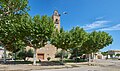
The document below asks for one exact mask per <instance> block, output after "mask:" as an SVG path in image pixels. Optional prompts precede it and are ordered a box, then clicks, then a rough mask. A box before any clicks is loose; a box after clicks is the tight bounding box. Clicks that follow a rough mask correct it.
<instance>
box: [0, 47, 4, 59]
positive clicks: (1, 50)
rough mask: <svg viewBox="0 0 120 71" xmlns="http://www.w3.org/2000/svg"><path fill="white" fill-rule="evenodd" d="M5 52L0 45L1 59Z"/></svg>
mask: <svg viewBox="0 0 120 71" xmlns="http://www.w3.org/2000/svg"><path fill="white" fill-rule="evenodd" d="M3 53H4V50H3V48H2V47H1V46H0V59H1V58H2V57H3Z"/></svg>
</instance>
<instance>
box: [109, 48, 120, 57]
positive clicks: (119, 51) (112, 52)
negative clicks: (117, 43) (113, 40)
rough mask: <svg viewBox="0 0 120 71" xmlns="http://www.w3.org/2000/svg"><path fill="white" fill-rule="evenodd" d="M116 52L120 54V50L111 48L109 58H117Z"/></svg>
mask: <svg viewBox="0 0 120 71" xmlns="http://www.w3.org/2000/svg"><path fill="white" fill-rule="evenodd" d="M116 54H120V50H109V51H108V55H109V56H108V58H115V57H116Z"/></svg>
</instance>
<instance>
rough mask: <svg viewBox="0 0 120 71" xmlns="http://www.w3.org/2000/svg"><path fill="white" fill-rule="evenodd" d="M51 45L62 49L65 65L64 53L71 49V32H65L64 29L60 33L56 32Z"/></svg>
mask: <svg viewBox="0 0 120 71" xmlns="http://www.w3.org/2000/svg"><path fill="white" fill-rule="evenodd" d="M51 44H53V45H54V46H56V47H57V48H60V49H62V50H61V53H62V54H61V61H62V63H63V53H64V52H65V50H67V49H69V48H70V35H69V32H67V31H64V30H63V28H61V29H60V31H59V32H58V31H56V32H55V33H54V35H53V37H52V38H51Z"/></svg>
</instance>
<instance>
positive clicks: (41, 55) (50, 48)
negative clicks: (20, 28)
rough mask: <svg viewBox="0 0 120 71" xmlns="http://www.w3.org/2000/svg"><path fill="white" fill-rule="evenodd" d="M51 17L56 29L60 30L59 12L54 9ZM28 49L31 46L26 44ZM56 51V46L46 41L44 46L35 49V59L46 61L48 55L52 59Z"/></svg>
mask: <svg viewBox="0 0 120 71" xmlns="http://www.w3.org/2000/svg"><path fill="white" fill-rule="evenodd" d="M52 19H53V22H54V23H55V27H56V29H58V31H59V30H60V14H59V13H58V11H57V10H55V11H54V13H53V15H52ZM28 49H31V47H29V46H28V47H27V50H28ZM32 49H33V48H32ZM56 52H57V48H56V47H55V46H54V45H51V44H49V43H47V44H46V45H45V47H42V48H39V49H37V54H36V57H37V60H41V61H46V60H47V58H48V57H50V58H51V59H54V58H55V54H56Z"/></svg>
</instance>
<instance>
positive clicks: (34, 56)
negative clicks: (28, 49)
mask: <svg viewBox="0 0 120 71" xmlns="http://www.w3.org/2000/svg"><path fill="white" fill-rule="evenodd" d="M36 50H37V49H36V48H35V49H34V55H33V65H36Z"/></svg>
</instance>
